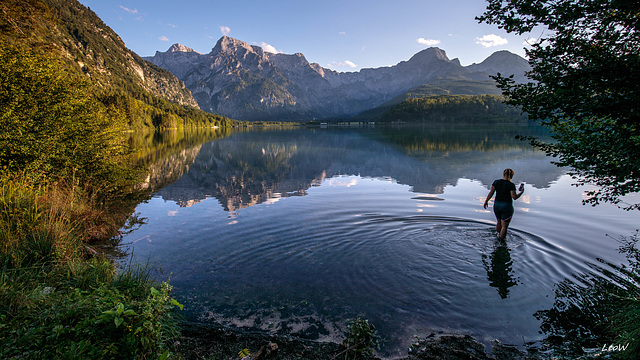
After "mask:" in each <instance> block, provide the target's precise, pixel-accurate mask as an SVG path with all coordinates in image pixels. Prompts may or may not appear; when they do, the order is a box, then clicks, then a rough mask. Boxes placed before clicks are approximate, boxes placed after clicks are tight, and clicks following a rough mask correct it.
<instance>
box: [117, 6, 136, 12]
mask: <svg viewBox="0 0 640 360" xmlns="http://www.w3.org/2000/svg"><path fill="white" fill-rule="evenodd" d="M120 9H122V10H124V11H126V12H128V13H129V14H137V13H138V9H129V8H128V7H124V6H122V5H120Z"/></svg>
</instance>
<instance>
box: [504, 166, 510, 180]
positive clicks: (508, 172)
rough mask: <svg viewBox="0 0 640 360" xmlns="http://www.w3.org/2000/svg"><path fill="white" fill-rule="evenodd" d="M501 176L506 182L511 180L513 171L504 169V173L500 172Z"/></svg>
mask: <svg viewBox="0 0 640 360" xmlns="http://www.w3.org/2000/svg"><path fill="white" fill-rule="evenodd" d="M502 176H503V177H506V178H507V179H508V180H511V179H513V170H511V169H509V168H506V169H504V171H503V172H502Z"/></svg>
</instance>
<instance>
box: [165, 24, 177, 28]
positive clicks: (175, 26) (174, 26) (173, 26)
mask: <svg viewBox="0 0 640 360" xmlns="http://www.w3.org/2000/svg"><path fill="white" fill-rule="evenodd" d="M167 25H168V26H171V27H172V28H174V29H175V28H177V27H178V25H173V24H167Z"/></svg>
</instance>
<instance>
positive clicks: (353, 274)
mask: <svg viewBox="0 0 640 360" xmlns="http://www.w3.org/2000/svg"><path fill="white" fill-rule="evenodd" d="M517 134H537V135H540V134H542V133H541V131H540V130H539V129H536V128H527V127H521V126H515V125H514V126H508V125H504V126H479V125H458V126H453V125H431V126H414V127H390V126H389V127H358V128H350V127H344V128H332V127H330V128H296V129H268V128H267V129H260V130H252V131H248V130H244V131H236V132H229V131H228V132H226V133H224V134H217V135H216V134H214V135H212V136H209V137H192V138H189V135H185V134H183V135H181V136H180V139H179V140H180V141H178V140H176V139H175V136H173V137H172V136H168V138H169V139H172V140H166V139H165V138H163V137H162V136H160V137H158V136H156V138H155V139H154V141H153V143H154V145H153V146H154V148H155V149H158V148H163V149H169V150H167V151H165V152H156V153H154V154H153V156H147V157H146V159H147V162H149V164H150V165H151V170H150V172H149V177H148V178H147V181H146V183H145V186H149V187H151V188H152V189H153V191H154V192H153V196H152V197H151V198H150V199H149V200H148V201H146V202H144V203H141V204H140V205H139V206H138V207H137V208H136V216H137V217H138V218H140V219H144V224H142V225H140V226H139V227H138V228H137V229H136V230H134V231H132V232H131V233H129V234H128V235H126V236H125V237H124V239H123V245H122V246H123V247H124V249H125V250H126V251H128V253H129V254H133V255H132V258H133V261H134V262H138V261H140V262H144V261H150V262H151V263H152V265H154V266H157V267H158V268H160V269H161V270H162V274H161V275H159V277H160V278H161V279H166V278H167V277H169V275H170V276H171V284H172V285H173V286H174V288H175V294H176V297H177V299H178V300H179V301H180V302H181V303H183V304H184V305H185V310H184V314H185V315H186V316H187V318H189V319H191V320H193V321H198V322H202V323H209V322H210V323H219V324H223V325H226V326H230V327H234V328H239V329H245V330H251V331H253V330H259V331H265V332H269V333H277V334H290V335H294V336H298V337H302V338H308V339H314V340H320V341H341V340H342V338H344V334H345V332H346V325H345V324H346V322H347V320H348V319H353V318H355V317H357V316H360V317H363V318H366V319H368V320H369V321H371V322H372V323H373V324H374V325H375V326H376V328H377V329H378V331H379V334H380V335H381V337H382V338H383V340H384V344H383V347H382V349H381V352H380V354H381V355H382V356H386V357H394V356H398V355H406V349H407V347H408V346H409V345H410V343H411V342H412V341H413V340H414V336H425V335H429V334H430V333H432V332H436V333H437V332H446V333H460V334H469V335H472V336H474V337H476V338H477V339H479V340H480V341H483V342H485V343H488V342H489V341H490V340H492V339H498V340H500V341H501V342H503V343H507V344H513V345H516V346H519V347H521V346H523V345H524V344H525V343H526V342H532V341H538V340H541V339H542V338H543V335H541V334H540V333H539V331H540V328H539V325H540V321H539V320H537V319H536V318H535V317H534V316H533V314H534V313H535V312H536V311H539V310H543V309H548V308H550V307H551V305H552V304H553V301H554V289H555V286H556V284H558V283H559V282H561V281H562V280H564V279H566V278H574V277H575V276H576V274H581V273H596V274H598V273H602V274H604V273H605V272H606V270H607V265H606V263H604V262H603V261H602V260H605V261H610V262H612V263H614V264H615V263H621V262H622V260H623V259H624V256H623V255H621V254H619V253H618V250H617V248H618V246H619V243H618V242H617V241H616V238H617V237H618V236H629V235H631V234H632V233H633V232H634V231H635V229H636V228H638V224H639V221H638V220H639V219H640V217H639V216H638V213H637V212H636V213H630V212H626V211H624V210H621V209H619V208H617V207H616V206H614V205H610V204H603V205H600V206H597V207H591V206H583V205H582V200H583V198H584V197H583V192H584V191H586V190H587V189H588V188H586V187H581V188H577V187H575V186H572V183H573V180H572V179H571V178H570V176H569V175H567V169H562V168H558V167H556V166H555V165H553V164H551V160H552V159H550V158H548V157H546V156H545V155H544V154H543V153H541V152H538V151H534V150H532V149H531V148H530V146H529V145H528V144H527V143H525V142H522V141H519V140H516V139H514V137H515V135H517ZM542 135H543V134H542ZM165 142H166V144H165ZM167 144H168V145H167ZM181 144H182V145H181ZM142 157H144V156H142ZM149 159H150V160H149ZM507 167H510V168H512V169H514V171H515V177H514V179H513V181H514V182H515V183H516V184H520V183H523V184H525V193H524V195H523V196H522V197H521V198H520V199H518V200H517V201H515V203H514V205H515V209H516V210H515V215H514V219H513V221H512V224H511V226H510V231H509V234H508V237H507V240H506V242H504V243H503V242H500V241H498V240H497V239H496V236H495V232H494V230H493V229H494V224H495V222H494V221H495V218H494V216H493V213H492V211H491V208H489V209H487V210H485V209H483V206H482V205H483V202H484V199H485V197H486V196H487V194H488V191H489V188H490V187H491V183H492V182H493V180H495V179H498V178H501V177H502V170H503V169H504V168H507ZM627 200H629V201H636V202H637V201H640V199H638V197H630V198H629V199H627ZM127 261H131V260H127Z"/></svg>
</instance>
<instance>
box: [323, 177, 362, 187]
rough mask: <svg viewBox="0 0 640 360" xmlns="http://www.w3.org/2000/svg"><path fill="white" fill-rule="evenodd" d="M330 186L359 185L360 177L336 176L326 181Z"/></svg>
mask: <svg viewBox="0 0 640 360" xmlns="http://www.w3.org/2000/svg"><path fill="white" fill-rule="evenodd" d="M325 182H326V184H327V185H328V186H336V187H337V186H344V187H352V186H354V185H358V178H356V177H334V178H331V179H329V180H326V181H325Z"/></svg>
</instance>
